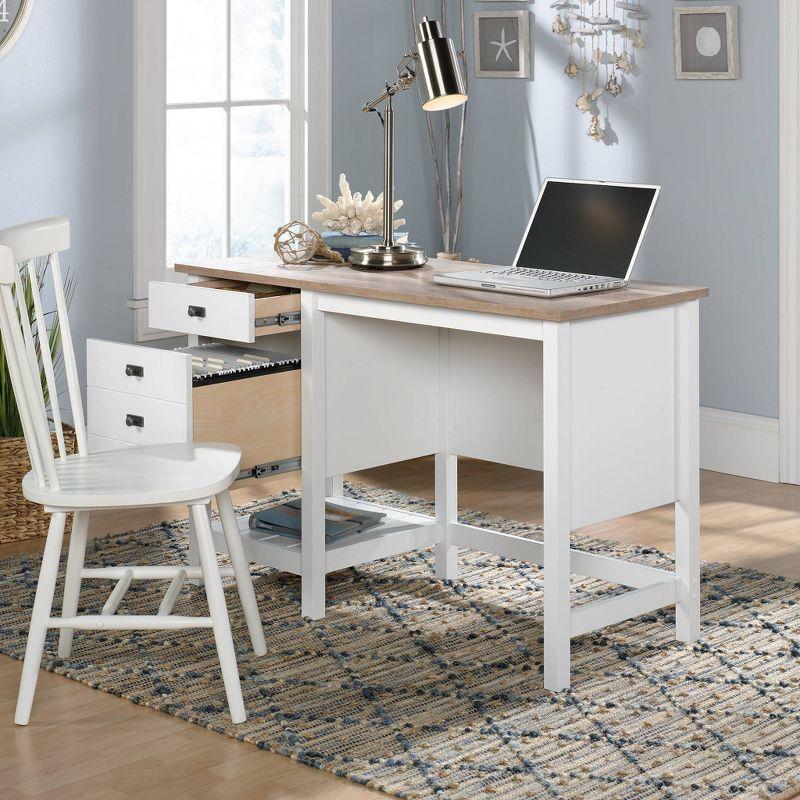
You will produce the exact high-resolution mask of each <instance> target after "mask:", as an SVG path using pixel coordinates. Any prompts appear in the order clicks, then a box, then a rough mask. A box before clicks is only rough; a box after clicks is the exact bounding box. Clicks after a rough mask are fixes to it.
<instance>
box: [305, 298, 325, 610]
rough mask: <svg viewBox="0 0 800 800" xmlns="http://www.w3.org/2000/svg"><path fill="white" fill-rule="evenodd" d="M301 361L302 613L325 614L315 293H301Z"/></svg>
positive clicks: (319, 329)
mask: <svg viewBox="0 0 800 800" xmlns="http://www.w3.org/2000/svg"><path fill="white" fill-rule="evenodd" d="M300 315H301V318H302V320H303V324H302V326H301V328H300V351H301V353H300V357H301V360H302V377H301V385H302V400H301V406H302V437H303V445H302V451H303V452H302V465H303V466H302V482H303V513H302V554H301V562H302V571H303V574H302V601H303V602H302V605H303V608H302V613H303V616H304V617H310V618H311V619H322V618H323V617H324V616H325V490H326V488H327V487H326V483H327V481H326V480H325V315H324V314H323V313H322V312H321V311H320V310H319V309H318V307H317V296H316V295H315V294H314V293H313V292H306V291H304V292H302V293H301V295H300Z"/></svg>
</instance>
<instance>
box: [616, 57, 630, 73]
mask: <svg viewBox="0 0 800 800" xmlns="http://www.w3.org/2000/svg"><path fill="white" fill-rule="evenodd" d="M614 63H615V65H616V67H617V69H618V70H619V71H620V72H624V73H625V74H626V75H630V74H631V71H632V70H633V64H632V63H631V57H630V56H629V55H628V54H627V53H623V54H622V55H621V56H617V60H616V61H615V62H614Z"/></svg>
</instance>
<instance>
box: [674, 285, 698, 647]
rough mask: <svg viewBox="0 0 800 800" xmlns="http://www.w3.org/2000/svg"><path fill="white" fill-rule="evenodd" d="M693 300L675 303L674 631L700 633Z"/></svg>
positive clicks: (684, 636)
mask: <svg viewBox="0 0 800 800" xmlns="http://www.w3.org/2000/svg"><path fill="white" fill-rule="evenodd" d="M698 337H699V324H698V301H697V300H693V301H692V302H690V303H683V304H682V305H679V306H676V308H675V434H676V435H675V489H676V502H675V571H676V575H677V578H678V602H677V604H676V606H675V624H676V636H677V638H678V639H679V640H680V641H682V642H694V641H696V640H697V639H699V638H700V445H699V441H700V421H699V417H700V390H699V380H700V378H699V376H700V357H699V352H698Z"/></svg>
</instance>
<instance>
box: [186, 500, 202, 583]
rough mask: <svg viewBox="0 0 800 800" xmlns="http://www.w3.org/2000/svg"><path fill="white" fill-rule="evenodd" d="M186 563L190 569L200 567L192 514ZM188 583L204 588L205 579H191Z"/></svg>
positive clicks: (190, 516)
mask: <svg viewBox="0 0 800 800" xmlns="http://www.w3.org/2000/svg"><path fill="white" fill-rule="evenodd" d="M186 555H187V558H186V563H187V564H188V565H189V566H190V567H199V566H200V553H199V552H198V550H197V534H196V533H195V530H194V520H193V519H192V515H191V513H190V514H189V550H188V552H187V554H186ZM187 583H190V584H192V586H202V585H203V579H202V578H190V579H189V580H188V581H187Z"/></svg>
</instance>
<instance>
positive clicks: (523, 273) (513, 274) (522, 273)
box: [486, 267, 596, 283]
mask: <svg viewBox="0 0 800 800" xmlns="http://www.w3.org/2000/svg"><path fill="white" fill-rule="evenodd" d="M486 274H487V275H497V276H498V277H501V278H528V279H533V280H540V281H551V282H553V283H572V282H573V281H575V280H592V279H593V278H594V277H596V276H594V275H582V274H580V273H577V272H554V271H553V270H549V269H533V268H531V267H507V268H506V269H487V270H486Z"/></svg>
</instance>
